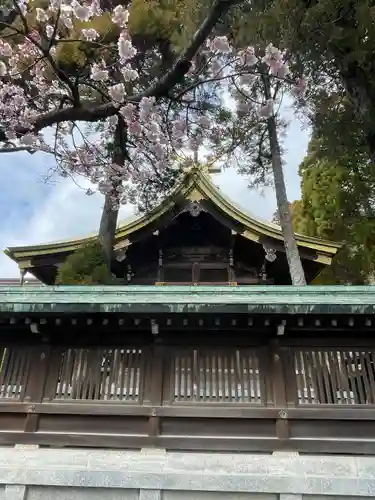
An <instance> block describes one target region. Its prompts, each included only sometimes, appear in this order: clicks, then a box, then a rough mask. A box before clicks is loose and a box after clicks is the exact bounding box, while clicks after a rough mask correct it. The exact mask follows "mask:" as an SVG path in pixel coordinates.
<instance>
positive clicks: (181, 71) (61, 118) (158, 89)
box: [0, 0, 243, 141]
mask: <svg viewBox="0 0 375 500" xmlns="http://www.w3.org/2000/svg"><path fill="white" fill-rule="evenodd" d="M242 1H243V0H215V2H214V3H213V5H212V7H211V9H210V11H209V12H208V14H207V17H206V19H205V20H204V21H203V23H202V24H201V26H200V28H199V29H198V30H197V32H196V33H195V35H194V37H193V39H192V41H191V43H190V45H189V46H188V47H187V48H186V49H185V50H184V51H183V52H182V54H181V55H180V56H179V57H178V59H177V61H176V62H175V64H174V65H173V66H172V68H171V69H170V70H169V71H168V72H167V73H166V74H165V76H164V77H162V78H161V79H160V80H159V81H157V82H156V83H155V84H154V85H151V87H150V88H149V89H147V90H146V91H145V92H142V93H140V94H137V95H134V96H131V97H129V98H128V99H127V101H128V102H132V103H137V102H139V101H140V100H141V99H142V98H143V97H156V98H158V97H159V98H160V97H164V96H167V95H168V93H169V92H170V90H171V89H172V88H173V87H174V86H175V85H177V84H178V83H180V82H181V81H182V80H183V79H184V77H185V75H186V73H187V72H188V71H189V69H190V65H191V60H192V59H193V57H194V56H195V54H196V53H197V52H198V50H199V49H200V47H201V46H202V45H203V43H204V42H205V40H206V39H207V37H208V36H209V34H210V33H211V32H212V29H213V28H214V26H215V24H216V23H217V22H218V20H219V19H220V17H221V16H222V15H224V14H226V13H227V12H228V10H229V9H230V7H232V6H233V5H235V4H239V3H242ZM117 112H118V107H117V106H115V105H114V104H113V103H105V104H100V105H98V104H95V103H92V102H87V101H86V102H85V101H82V102H81V104H80V105H79V106H73V107H70V108H64V109H56V110H54V111H51V112H49V113H45V114H43V115H41V116H40V117H38V118H36V120H35V122H34V128H33V131H34V132H39V131H40V130H42V129H44V128H46V127H49V126H52V125H56V124H57V123H60V122H65V121H87V122H96V121H98V120H101V119H104V118H108V117H110V116H113V115H115V114H116V113H117ZM16 132H17V133H18V135H19V136H22V135H24V134H25V133H27V132H30V130H26V129H23V128H19V129H17V131H16ZM4 140H6V135H5V131H4V130H1V129H0V141H4Z"/></svg>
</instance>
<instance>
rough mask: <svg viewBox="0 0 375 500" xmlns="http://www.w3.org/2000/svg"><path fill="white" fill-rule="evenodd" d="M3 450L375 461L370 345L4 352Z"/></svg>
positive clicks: (0, 376) (0, 361)
mask: <svg viewBox="0 0 375 500" xmlns="http://www.w3.org/2000/svg"><path fill="white" fill-rule="evenodd" d="M0 356H1V357H0V444H14V443H36V444H42V445H49V446H60V445H64V446H69V445H74V446H103V447H125V448H126V447H129V448H134V447H144V446H161V447H165V448H170V449H196V450H197V449H201V450H232V451H235V450H236V451H237V450H248V451H254V450H255V451H273V450H278V449H293V450H298V451H304V452H314V453H316V452H345V453H371V454H375V425H374V424H375V370H374V362H373V360H374V357H375V350H373V349H372V348H364V347H356V348H327V347H324V348H321V347H319V346H317V347H301V346H298V347H295V346H287V345H284V346H280V345H277V344H273V345H270V346H266V347H261V348H259V347H258V348H257V347H244V348H242V347H241V348H223V347H217V348H214V347H199V348H182V347H171V346H163V345H154V346H151V347H139V346H138V347H137V346H121V347H119V346H118V347H113V348H109V347H105V348H104V347H95V348H92V347H90V348H82V347H77V346H76V347H69V348H57V347H55V348H51V347H49V346H33V347H27V346H21V347H20V346H6V347H3V348H2V349H1V351H0Z"/></svg>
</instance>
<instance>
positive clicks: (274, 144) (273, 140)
mask: <svg viewBox="0 0 375 500" xmlns="http://www.w3.org/2000/svg"><path fill="white" fill-rule="evenodd" d="M267 127H268V136H269V140H270V147H271V156H272V171H273V178H274V183H275V191H276V200H277V209H278V212H279V218H280V225H281V229H282V231H283V236H284V246H285V253H286V258H287V260H288V265H289V272H290V277H291V279H292V284H293V285H306V278H305V272H304V270H303V267H302V262H301V258H300V255H299V251H298V246H297V242H296V238H295V236H294V230H293V222H292V216H291V213H290V209H289V202H288V198H287V195H286V188H285V180H284V172H283V165H282V161H281V154H280V146H279V141H278V138H277V128H276V120H275V117H274V116H272V117H271V118H268V120H267Z"/></svg>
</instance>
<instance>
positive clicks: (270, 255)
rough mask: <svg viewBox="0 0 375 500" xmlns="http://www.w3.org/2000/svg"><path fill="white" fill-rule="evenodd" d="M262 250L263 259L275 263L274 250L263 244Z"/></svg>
mask: <svg viewBox="0 0 375 500" xmlns="http://www.w3.org/2000/svg"><path fill="white" fill-rule="evenodd" d="M263 250H264V253H265V259H266V260H267V261H268V262H275V260H276V258H277V255H276V249H275V248H273V247H271V246H270V245H269V244H264V245H263Z"/></svg>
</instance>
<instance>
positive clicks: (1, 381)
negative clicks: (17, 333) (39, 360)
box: [0, 346, 31, 401]
mask: <svg viewBox="0 0 375 500" xmlns="http://www.w3.org/2000/svg"><path fill="white" fill-rule="evenodd" d="M30 359H31V350H30V349H29V348H28V347H26V346H24V347H14V346H12V347H4V348H0V399H2V398H6V399H17V400H18V401H23V399H24V396H25V389H26V382H27V378H28V373H29V367H30Z"/></svg>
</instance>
